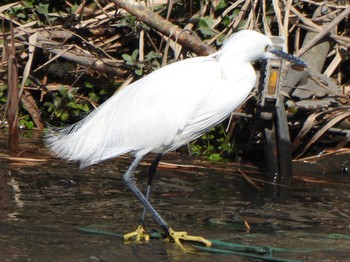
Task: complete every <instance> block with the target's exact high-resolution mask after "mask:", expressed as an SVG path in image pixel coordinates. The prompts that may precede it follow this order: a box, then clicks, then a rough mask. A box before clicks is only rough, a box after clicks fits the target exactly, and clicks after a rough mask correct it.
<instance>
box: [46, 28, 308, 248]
mask: <svg viewBox="0 0 350 262" xmlns="http://www.w3.org/2000/svg"><path fill="white" fill-rule="evenodd" d="M276 56H280V57H282V58H284V59H287V60H290V61H292V62H295V63H297V64H300V65H304V66H305V64H304V63H303V62H302V61H301V60H299V59H298V58H296V57H293V56H290V55H288V54H285V53H283V52H281V51H278V50H276V49H274V48H273V45H272V42H271V40H270V39H269V38H268V37H266V36H264V35H262V34H260V33H257V32H255V31H251V30H243V31H240V32H238V33H236V34H234V35H233V36H231V37H230V38H228V39H227V40H226V41H225V42H224V44H223V47H222V48H221V49H220V50H219V51H218V52H216V53H214V54H212V55H209V56H206V57H197V58H191V59H187V60H184V61H180V62H176V63H174V64H171V65H168V66H166V67H163V68H161V69H159V70H157V71H155V72H153V73H151V74H149V75H148V76H146V77H144V78H142V79H140V80H138V81H136V82H134V83H133V84H131V85H129V86H127V87H125V88H124V89H122V90H121V91H119V92H117V93H116V94H115V95H113V96H112V97H111V98H110V99H109V100H107V101H106V102H105V103H104V104H102V105H101V106H100V107H99V108H97V109H96V110H94V111H93V112H92V113H91V114H90V115H89V116H87V117H86V118H85V119H83V120H82V121H80V122H79V123H77V124H75V125H73V126H71V127H68V128H64V129H61V130H60V131H59V132H58V133H56V134H54V133H52V134H50V135H48V137H47V143H48V146H49V147H50V148H51V149H52V151H54V152H55V153H56V154H57V155H58V156H59V157H62V158H65V159H69V160H75V161H80V165H81V167H84V166H88V165H92V164H94V163H97V162H100V161H102V160H105V159H109V158H113V157H117V156H119V155H122V154H125V153H133V154H134V155H135V159H134V161H133V162H132V164H131V165H130V167H129V169H128V170H127V172H126V173H125V174H124V176H123V178H124V181H125V183H126V185H127V186H128V187H129V188H130V190H132V191H133V192H134V194H135V195H136V196H137V197H138V199H139V200H140V201H141V202H142V203H143V205H144V207H145V211H144V212H143V215H142V219H141V220H142V221H143V220H144V218H145V214H146V210H147V211H149V212H151V213H152V215H153V217H154V218H155V219H156V220H157V222H158V223H159V225H161V226H162V227H163V229H164V232H165V233H166V234H167V235H168V236H171V238H173V239H174V240H175V242H176V243H178V244H179V245H180V246H181V244H180V242H179V239H188V240H194V239H195V241H201V242H203V243H204V244H206V245H210V242H209V241H207V240H205V239H202V238H198V237H192V236H187V235H186V234H184V232H180V233H179V234H177V233H176V232H174V231H173V230H172V229H171V228H170V227H169V226H168V224H167V223H166V222H165V220H164V219H163V218H162V217H161V216H160V215H159V214H158V212H157V211H156V210H155V209H154V208H153V206H152V205H151V204H150V203H149V201H148V197H149V194H150V188H151V183H152V180H153V176H154V174H155V172H156V169H157V165H158V163H159V160H160V157H161V155H162V154H163V153H165V152H167V151H170V150H173V149H176V148H178V147H179V146H181V145H183V144H186V143H188V142H189V141H191V140H193V139H195V138H197V137H199V136H200V135H202V134H203V133H205V132H206V131H208V129H210V128H211V127H212V126H214V125H216V124H218V123H219V122H221V121H222V120H223V119H224V118H226V117H227V116H228V115H229V114H230V113H231V112H232V111H234V110H235V109H236V108H237V107H238V106H239V105H240V104H241V103H242V102H243V101H244V100H245V99H246V97H247V96H248V95H249V93H250V91H251V90H252V88H253V87H254V84H255V82H256V74H255V71H254V69H253V67H252V65H251V64H250V62H251V61H253V60H257V59H264V58H275V57H276ZM149 152H153V153H158V156H157V158H156V159H155V160H154V161H153V163H152V165H151V167H150V169H149V173H148V177H149V181H148V187H147V192H146V194H145V195H144V194H143V193H141V191H140V190H139V189H138V188H137V187H136V185H135V183H134V180H133V173H134V171H135V169H136V167H137V166H138V164H139V162H140V160H141V159H142V157H143V156H144V155H145V154H147V153H149ZM133 236H137V239H142V238H144V239H148V236H147V235H146V234H145V233H144V229H143V227H139V228H138V229H137V230H136V231H135V232H132V233H130V234H126V235H125V236H124V237H125V239H129V238H130V237H133ZM199 239H200V240H199Z"/></svg>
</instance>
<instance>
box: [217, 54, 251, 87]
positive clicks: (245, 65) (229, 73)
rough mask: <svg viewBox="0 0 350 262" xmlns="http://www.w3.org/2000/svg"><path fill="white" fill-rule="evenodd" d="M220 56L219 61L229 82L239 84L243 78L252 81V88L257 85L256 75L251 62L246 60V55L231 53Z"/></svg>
mask: <svg viewBox="0 0 350 262" xmlns="http://www.w3.org/2000/svg"><path fill="white" fill-rule="evenodd" d="M227 52H229V51H226V52H225V54H224V53H222V54H220V53H219V54H218V55H217V56H216V59H217V61H218V62H219V64H220V67H221V69H222V71H223V74H224V77H225V78H226V79H227V80H228V81H233V82H237V81H239V80H240V79H242V78H245V79H247V80H250V81H251V83H252V86H253V85H255V81H256V73H255V70H254V68H253V66H252V65H251V64H250V61H249V60H248V59H246V56H245V55H244V54H240V53H234V52H230V54H228V53H227Z"/></svg>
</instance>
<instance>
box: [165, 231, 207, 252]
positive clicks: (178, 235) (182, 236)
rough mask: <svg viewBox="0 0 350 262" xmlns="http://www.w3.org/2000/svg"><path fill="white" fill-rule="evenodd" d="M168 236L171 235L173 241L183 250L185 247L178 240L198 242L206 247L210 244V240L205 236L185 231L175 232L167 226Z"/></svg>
mask: <svg viewBox="0 0 350 262" xmlns="http://www.w3.org/2000/svg"><path fill="white" fill-rule="evenodd" d="M169 237H171V238H172V239H173V240H174V242H175V243H176V244H177V245H178V246H180V247H181V248H182V249H183V250H185V248H184V247H183V246H182V244H181V242H180V240H185V241H194V242H200V243H203V244H204V245H206V246H207V247H210V246H211V242H210V241H209V240H206V239H205V238H203V237H200V236H190V235H188V234H187V232H185V231H180V232H175V231H174V230H172V229H171V228H169ZM168 241H169V238H168ZM185 251H186V250H185Z"/></svg>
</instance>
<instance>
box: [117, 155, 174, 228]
mask: <svg viewBox="0 0 350 262" xmlns="http://www.w3.org/2000/svg"><path fill="white" fill-rule="evenodd" d="M157 158H159V157H157ZM141 159H142V156H141V157H140V156H137V157H136V158H135V159H134V161H133V162H132V164H131V165H130V167H129V169H128V170H127V171H126V173H125V174H124V176H123V178H124V182H125V183H126V185H127V186H128V187H129V189H130V190H131V191H132V192H133V193H134V194H135V195H136V196H137V198H138V199H139V200H140V201H141V202H142V204H143V205H144V207H145V209H146V210H147V211H148V212H150V213H151V214H152V216H153V217H154V219H155V220H156V221H157V222H158V224H159V225H160V226H161V227H162V228H163V230H164V232H165V234H166V235H169V234H170V232H169V226H168V224H167V223H166V222H165V220H164V219H163V218H162V217H161V216H160V215H159V214H158V212H157V211H156V210H155V209H154V208H153V206H152V205H151V204H150V203H149V201H148V199H147V198H146V197H145V196H144V195H143V194H142V193H141V191H140V190H139V189H138V188H137V186H136V185H135V180H134V171H135V169H136V167H137V166H138V164H139V162H140V160H141ZM159 159H160V158H159ZM158 162H159V160H158ZM157 165H158V163H156V164H155V168H156V167H157Z"/></svg>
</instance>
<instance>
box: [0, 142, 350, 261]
mask: <svg viewBox="0 0 350 262" xmlns="http://www.w3.org/2000/svg"><path fill="white" fill-rule="evenodd" d="M4 139H5V137H3V138H1V142H0V143H1V144H5V142H4V141H5V140H4ZM22 140H23V141H25V142H22V145H21V148H26V149H27V150H29V151H30V150H31V151H32V152H35V154H32V156H31V157H32V159H30V158H28V159H26V158H23V157H22V158H21V159H20V161H17V160H9V159H8V158H6V157H4V155H2V157H1V158H0V172H1V173H0V261H163V260H164V261H165V260H167V261H175V260H176V261H260V260H252V258H248V257H244V256H243V257H242V256H238V255H235V254H232V253H231V254H223V253H214V252H210V251H209V252H208V251H205V250H197V251H196V252H195V254H188V253H184V252H182V251H181V250H180V249H179V248H177V247H176V246H174V245H173V244H171V243H164V242H163V241H162V240H156V239H154V240H151V241H150V243H147V244H145V243H141V244H138V243H134V242H131V243H124V242H123V241H122V240H121V239H120V238H118V237H112V236H106V235H100V234H89V233H84V232H82V231H81V230H78V228H79V227H83V228H89V229H97V230H103V231H108V232H114V233H120V234H122V233H126V232H129V231H131V230H133V229H135V228H136V226H137V225H138V223H139V218H140V215H141V211H142V207H141V205H140V204H139V203H138V201H137V200H136V198H135V197H134V196H133V195H132V193H130V192H129V191H128V190H127V189H126V188H125V186H124V184H123V181H122V174H123V172H124V171H125V170H126V168H127V167H128V165H129V163H130V159H128V158H126V157H124V158H119V159H116V160H112V161H107V162H104V163H101V164H98V165H95V166H92V167H89V168H86V169H83V170H79V168H78V166H77V164H74V163H66V162H64V161H58V160H53V159H50V157H49V156H48V155H47V151H46V150H45V149H44V148H43V146H42V145H41V144H40V142H38V141H39V139H38V138H30V139H22ZM1 144H0V146H1ZM2 151H3V152H6V151H5V149H3V150H2ZM149 162H150V158H149V159H146V160H145V161H144V162H143V165H142V167H141V168H140V174H139V175H138V176H137V177H138V183H139V184H145V183H146V179H145V178H143V176H142V175H141V173H142V171H145V170H146V164H147V163H149ZM333 162H334V161H333ZM297 169H298V174H299V175H300V179H295V180H294V181H293V188H292V189H291V198H290V199H289V200H287V201H285V202H283V203H279V202H276V201H271V200H269V199H266V198H264V196H263V194H262V193H261V192H262V191H259V190H257V189H256V188H255V187H253V186H252V185H251V184H250V183H248V182H247V181H246V180H244V179H242V177H240V176H238V175H237V173H235V172H234V171H233V170H234V169H233V168H231V167H230V166H229V165H228V164H227V165H226V164H223V163H219V164H217V163H205V162H202V161H200V160H198V159H194V158H188V157H183V156H179V155H178V154H169V155H168V156H167V157H166V158H165V159H164V160H163V162H162V163H161V165H160V170H159V172H158V174H157V177H156V182H155V187H154V190H153V193H152V197H151V200H152V203H153V204H154V206H155V207H156V208H157V210H158V211H159V212H160V214H162V215H163V217H164V218H165V219H166V220H167V222H168V223H169V224H170V226H171V227H173V228H174V229H175V230H186V231H189V232H190V233H191V234H193V235H203V236H205V237H206V238H208V239H216V240H220V241H224V242H229V243H238V244H246V245H253V246H268V247H271V248H275V249H273V250H274V252H275V253H274V254H273V256H272V257H271V261H272V260H273V258H275V256H277V257H279V258H280V259H282V258H283V259H290V261H296V260H297V261H346V260H349V261H350V259H349V257H350V248H349V246H350V234H349V230H350V191H349V179H350V178H349V175H348V174H344V173H342V174H341V173H339V174H333V175H329V176H328V175H327V174H325V173H324V172H321V173H317V174H315V175H307V174H306V173H303V172H302V171H303V169H305V170H307V169H310V170H311V168H310V167H309V166H304V165H299V166H297ZM310 170H307V171H308V172H309V171H310ZM246 173H247V175H249V173H248V172H246ZM299 175H298V176H297V178H298V177H299ZM320 181H322V182H320ZM327 181H329V183H327ZM311 182H312V183H311ZM316 182H318V183H316ZM244 221H246V222H247V224H249V225H250V227H251V229H250V231H249V232H248V231H247V227H246V226H245V223H244ZM147 229H148V230H149V231H151V230H152V229H155V230H160V229H159V227H158V226H157V225H156V224H155V223H154V221H153V220H152V219H151V218H148V219H147ZM271 250H272V249H271ZM275 261H280V260H275Z"/></svg>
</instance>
